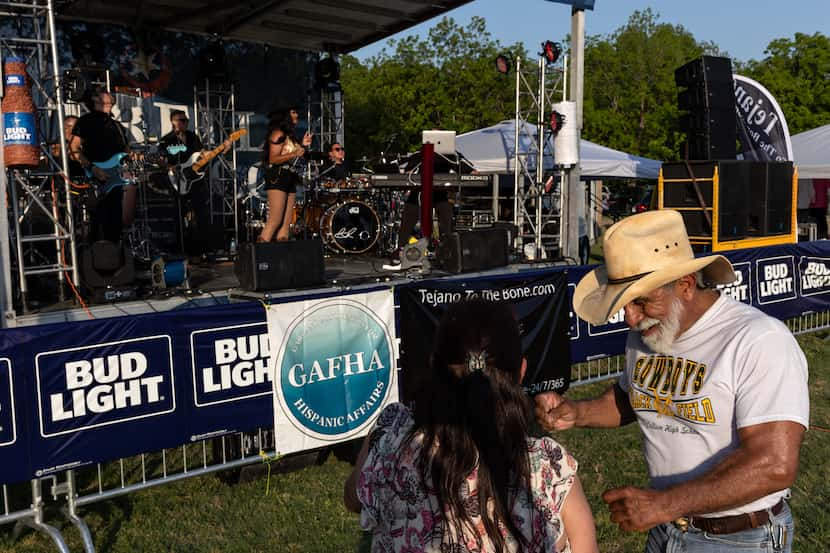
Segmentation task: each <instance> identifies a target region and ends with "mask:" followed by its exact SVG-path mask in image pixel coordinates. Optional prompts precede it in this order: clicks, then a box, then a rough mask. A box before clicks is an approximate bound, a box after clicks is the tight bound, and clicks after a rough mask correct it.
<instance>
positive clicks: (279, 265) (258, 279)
mask: <svg viewBox="0 0 830 553" xmlns="http://www.w3.org/2000/svg"><path fill="white" fill-rule="evenodd" d="M234 269H235V272H236V277H237V278H238V279H239V287H240V288H242V289H243V290H252V291H255V292H262V291H266V290H280V289H283V288H303V287H306V286H316V285H320V284H323V282H325V265H324V263H323V243H322V241H320V240H288V241H284V242H267V243H265V242H263V243H246V244H242V245H241V246H240V248H239V256H238V257H237V259H236V265H235V267H234Z"/></svg>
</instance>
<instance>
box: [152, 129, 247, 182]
mask: <svg viewBox="0 0 830 553" xmlns="http://www.w3.org/2000/svg"><path fill="white" fill-rule="evenodd" d="M246 134H248V131H247V130H245V129H239V130H236V131H234V132H232V133H231V134H230V135H229V136H228V140H229V141H231V142H236V141H237V140H239V139H240V138H242V137H243V136H245V135H246ZM224 149H225V146H224V145H221V144H220V145H219V146H217V147H216V148H214V149H213V150H211V151H209V152H194V153H193V154H192V155H191V156H190V157H189V158H188V159H187V160H185V161H184V162H182V163H180V164H179V165H177V166H176V167H173V168H172V169H170V170H168V171H167V176H168V177H169V178H170V184H171V185H173V188H174V189H175V190H176V191H177V192H178V193H179V195H181V196H184V195H185V194H187V193H188V192H190V187H191V186H193V183H195V182H197V181H199V180H201V179H202V178H203V177H204V176H205V171H204V167H205V165H207V164H208V163H209V162H210V160H212V159H213V158H215V157H216V156H218V155H219V154H220V153H222V150H224Z"/></svg>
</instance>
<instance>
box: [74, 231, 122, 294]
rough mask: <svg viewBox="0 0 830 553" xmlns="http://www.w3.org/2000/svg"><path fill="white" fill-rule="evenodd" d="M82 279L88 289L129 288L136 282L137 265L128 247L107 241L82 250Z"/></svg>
mask: <svg viewBox="0 0 830 553" xmlns="http://www.w3.org/2000/svg"><path fill="white" fill-rule="evenodd" d="M79 257H80V258H81V263H80V277H81V282H82V283H83V285H84V286H85V287H86V288H88V289H96V288H106V287H108V286H111V287H112V286H127V285H130V284H132V283H133V282H134V281H135V263H134V260H133V256H132V253H131V252H130V251H129V250H128V249H127V247H126V246H121V245H119V244H115V243H114V242H109V241H107V240H99V241H97V242H94V243H93V244H89V245H84V246H82V247H81V249H80V256H79Z"/></svg>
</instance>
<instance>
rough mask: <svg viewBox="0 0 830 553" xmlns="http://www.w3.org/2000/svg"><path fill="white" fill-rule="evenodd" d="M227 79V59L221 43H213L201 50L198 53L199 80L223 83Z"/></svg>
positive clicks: (219, 41) (218, 41)
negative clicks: (213, 80)
mask: <svg viewBox="0 0 830 553" xmlns="http://www.w3.org/2000/svg"><path fill="white" fill-rule="evenodd" d="M228 78H229V74H228V59H227V57H226V55H225V45H224V44H223V43H222V41H221V40H217V41H214V42H212V43H210V44H208V45H207V46H205V47H204V48H202V51H201V52H199V79H200V80H202V79H216V80H220V81H223V80H227V79H228Z"/></svg>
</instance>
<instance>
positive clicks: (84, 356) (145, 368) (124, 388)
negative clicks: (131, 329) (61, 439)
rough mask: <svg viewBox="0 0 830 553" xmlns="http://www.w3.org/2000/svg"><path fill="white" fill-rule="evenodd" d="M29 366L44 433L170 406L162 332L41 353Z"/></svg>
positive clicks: (73, 429)
mask: <svg viewBox="0 0 830 553" xmlns="http://www.w3.org/2000/svg"><path fill="white" fill-rule="evenodd" d="M35 366H36V370H37V376H38V398H39V404H40V405H39V407H40V425H41V432H42V434H43V435H44V436H52V435H58V434H64V433H67V432H76V431H78V430H82V429H86V428H94V427H97V426H104V425H108V424H115V423H119V422H124V421H128V420H133V419H139V418H144V417H148V416H153V415H159V414H162V413H168V412H170V411H172V410H174V409H175V399H174V395H175V394H174V391H173V372H172V367H173V362H172V355H171V348H170V338H169V337H168V336H156V337H152V338H139V339H135V340H125V341H123V342H112V343H108V344H97V345H94V346H85V347H81V348H72V349H67V350H60V351H54V352H45V353H41V354H38V355H37V357H36V359H35Z"/></svg>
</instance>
